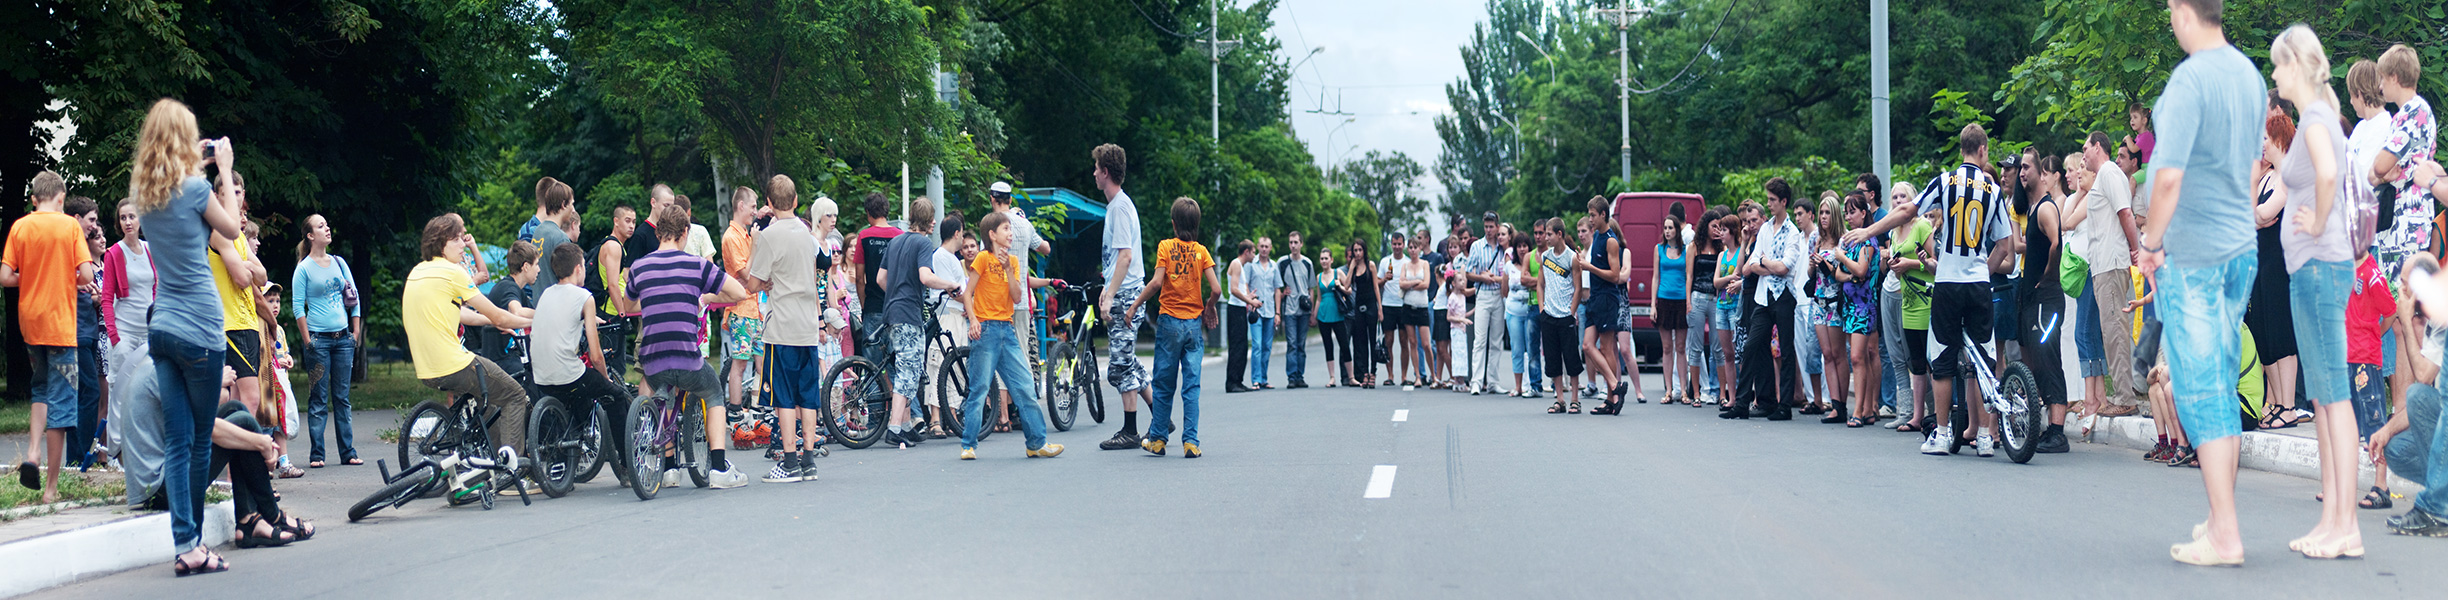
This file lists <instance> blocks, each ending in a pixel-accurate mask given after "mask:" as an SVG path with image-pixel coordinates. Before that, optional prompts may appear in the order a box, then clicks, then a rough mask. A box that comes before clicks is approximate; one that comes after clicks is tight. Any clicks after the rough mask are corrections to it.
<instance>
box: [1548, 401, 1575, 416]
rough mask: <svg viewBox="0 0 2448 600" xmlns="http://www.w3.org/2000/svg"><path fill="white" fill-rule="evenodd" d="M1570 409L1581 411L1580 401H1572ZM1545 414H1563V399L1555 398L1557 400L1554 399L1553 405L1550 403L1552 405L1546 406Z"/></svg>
mask: <svg viewBox="0 0 2448 600" xmlns="http://www.w3.org/2000/svg"><path fill="white" fill-rule="evenodd" d="M1572 411H1573V412H1581V403H1579V402H1574V403H1573V409H1572ZM1547 414H1551V415H1560V414H1564V401H1563V400H1557V401H1555V404H1554V405H1552V406H1548V407H1547Z"/></svg>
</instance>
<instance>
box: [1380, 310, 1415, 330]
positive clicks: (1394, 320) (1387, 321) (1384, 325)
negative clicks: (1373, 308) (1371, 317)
mask: <svg viewBox="0 0 2448 600" xmlns="http://www.w3.org/2000/svg"><path fill="white" fill-rule="evenodd" d="M1379 308H1381V309H1383V311H1384V313H1385V318H1383V319H1379V320H1378V321H1377V329H1378V330H1380V331H1384V332H1385V333H1386V335H1388V336H1391V335H1393V334H1394V328H1396V327H1401V326H1403V323H1404V322H1405V321H1408V320H1409V319H1407V318H1405V317H1404V316H1403V307H1400V306H1382V307H1379Z"/></svg>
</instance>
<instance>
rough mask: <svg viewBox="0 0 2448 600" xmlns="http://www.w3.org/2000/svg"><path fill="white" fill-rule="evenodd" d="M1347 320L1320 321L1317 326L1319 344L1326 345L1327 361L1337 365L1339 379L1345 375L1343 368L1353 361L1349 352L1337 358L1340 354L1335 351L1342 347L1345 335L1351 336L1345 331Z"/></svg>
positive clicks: (1336, 373) (1336, 375)
mask: <svg viewBox="0 0 2448 600" xmlns="http://www.w3.org/2000/svg"><path fill="white" fill-rule="evenodd" d="M1346 322H1347V321H1335V322H1332V323H1328V322H1325V321H1318V327H1317V329H1318V344H1319V345H1321V346H1324V347H1325V351H1326V362H1327V363H1328V364H1333V365H1336V366H1337V367H1336V371H1335V378H1336V379H1337V380H1338V381H1340V380H1341V379H1342V377H1343V368H1344V367H1349V366H1350V363H1351V357H1350V354H1348V353H1341V356H1343V357H1344V358H1343V359H1342V360H1336V359H1335V357H1336V356H1337V355H1338V353H1337V352H1335V349H1336V348H1338V347H1341V345H1342V344H1341V341H1340V340H1341V339H1342V338H1345V337H1350V336H1349V335H1346V334H1344V333H1343V325H1344V323H1346Z"/></svg>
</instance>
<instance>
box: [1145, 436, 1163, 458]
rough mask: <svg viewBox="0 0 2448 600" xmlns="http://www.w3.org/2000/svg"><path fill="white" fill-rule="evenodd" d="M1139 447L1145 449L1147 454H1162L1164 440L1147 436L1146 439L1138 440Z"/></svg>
mask: <svg viewBox="0 0 2448 600" xmlns="http://www.w3.org/2000/svg"><path fill="white" fill-rule="evenodd" d="M1139 449H1140V450H1146V451H1148V453H1149V454H1154V455H1157V456H1164V451H1165V441H1164V440H1163V439H1161V438H1148V439H1147V441H1144V442H1139Z"/></svg>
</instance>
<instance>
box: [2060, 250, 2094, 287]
mask: <svg viewBox="0 0 2448 600" xmlns="http://www.w3.org/2000/svg"><path fill="white" fill-rule="evenodd" d="M2090 284H2091V261H2087V260H2083V257H2082V256H2081V255H2078V254H2075V253H2072V252H2060V253H2058V254H2057V286H2058V287H2062V288H2065V294H2066V295H2067V296H2073V297H2076V298H2080V297H2082V295H2083V292H2084V291H2086V289H2087V288H2089V287H2090Z"/></svg>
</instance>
